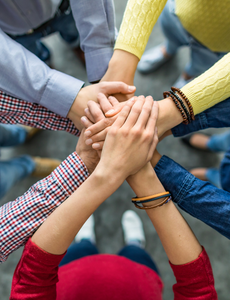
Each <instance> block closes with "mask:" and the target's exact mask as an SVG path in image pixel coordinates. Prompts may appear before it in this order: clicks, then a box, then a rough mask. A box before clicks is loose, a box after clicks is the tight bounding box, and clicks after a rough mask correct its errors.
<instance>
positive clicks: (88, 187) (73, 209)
mask: <svg viewBox="0 0 230 300" xmlns="http://www.w3.org/2000/svg"><path fill="white" fill-rule="evenodd" d="M121 183H122V182H121V181H120V180H119V178H117V177H116V176H114V174H113V176H111V175H109V174H108V176H105V174H104V175H102V174H101V173H100V172H99V173H98V171H97V169H96V170H95V172H94V173H93V174H92V175H91V176H90V177H89V178H88V179H87V180H86V181H85V182H84V184H83V185H81V187H80V188H79V189H78V190H77V191H75V192H74V193H73V194H72V195H71V196H70V197H69V198H68V199H67V200H66V201H65V203H63V204H62V205H61V206H60V207H59V208H58V209H56V210H55V211H54V212H53V213H52V215H51V216H50V217H49V218H48V219H47V220H46V221H45V222H44V224H42V226H41V227H40V228H39V229H38V231H37V232H36V233H35V234H34V235H33V237H32V241H33V242H34V243H35V244H36V245H38V246H39V247H40V248H42V249H43V250H45V251H47V252H49V253H52V254H63V253H64V252H65V251H66V250H67V248H68V247H69V245H70V244H71V242H72V241H73V239H74V236H75V235H76V234H77V232H78V231H79V230H80V228H81V227H82V225H83V224H84V223H85V221H86V220H87V219H88V218H89V216H90V215H91V214H92V213H93V212H94V211H95V210H96V209H97V208H98V206H99V205H100V204H102V203H103V202H104V201H105V200H106V199H107V198H108V197H109V196H110V195H111V194H112V193H113V192H114V191H115V190H116V189H117V188H118V187H119V185H120V184H121Z"/></svg>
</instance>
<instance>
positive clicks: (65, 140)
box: [0, 0, 230, 300]
mask: <svg viewBox="0 0 230 300" xmlns="http://www.w3.org/2000/svg"><path fill="white" fill-rule="evenodd" d="M125 4H126V2H125V1H122V0H116V1H115V6H116V12H117V26H118V27H119V25H120V22H121V19H122V14H123V11H124V7H125ZM163 40H164V38H163V36H162V33H161V32H160V29H159V25H158V24H157V25H156V26H155V27H154V30H153V32H152V35H151V37H150V40H149V43H148V45H147V48H150V47H152V46H153V45H157V44H159V43H161V42H162V41H163ZM45 42H46V43H47V45H49V46H50V48H51V50H52V52H53V63H54V65H55V67H56V68H57V69H58V70H60V71H63V72H66V73H68V74H70V75H72V76H74V77H77V78H80V79H82V80H85V81H86V80H87V77H86V72H85V70H84V68H83V67H82V65H81V64H80V62H79V61H78V60H77V59H76V58H75V57H74V55H73V53H72V51H71V50H70V49H69V48H68V47H67V45H66V44H64V43H63V41H61V39H60V38H59V36H58V35H53V36H52V37H49V38H48V39H46V40H45ZM188 56H189V53H188V50H186V49H182V50H180V52H179V53H178V55H177V56H176V58H175V59H173V60H172V61H170V62H169V64H168V65H165V66H164V67H163V68H162V69H160V70H159V71H157V72H155V73H154V74H151V75H148V76H143V75H140V74H138V73H137V74H136V78H135V84H136V86H137V93H136V94H144V95H146V96H147V95H149V94H150V95H152V96H153V97H154V99H162V92H163V91H164V90H168V89H169V87H170V86H171V85H172V84H173V83H174V81H175V80H176V78H177V77H178V76H179V74H180V73H181V71H182V70H183V67H184V65H185V63H186V61H187V60H188ZM25 84H26V83H25ZM63 101H64V99H63ZM209 132H210V133H212V132H216V130H210V131H209ZM218 132H220V131H218ZM76 142H77V139H76V138H75V137H74V136H72V135H70V134H68V133H65V132H50V131H42V132H40V133H39V134H38V135H37V136H36V137H34V138H33V140H31V141H30V142H28V143H26V144H25V145H22V146H19V147H16V148H14V149H10V148H9V149H4V150H3V149H2V150H1V157H2V158H7V157H12V156H16V155H19V154H23V153H27V154H30V155H33V156H43V157H55V158H59V159H61V160H63V159H65V158H66V157H67V156H68V154H69V153H71V152H72V151H73V150H74V149H75V145H76ZM158 148H159V151H160V153H161V154H165V155H168V156H169V157H171V158H172V159H174V160H175V161H177V162H178V163H180V164H181V165H182V166H184V167H185V168H188V169H189V168H191V167H197V166H217V165H218V163H219V161H220V159H221V157H220V156H218V155H217V154H213V153H210V154H209V153H203V152H201V151H198V150H192V149H189V148H187V147H186V146H185V145H183V144H182V143H181V141H180V140H179V139H175V138H173V137H168V138H167V139H165V140H163V141H162V142H161V143H160V144H159V147H158ZM35 180H36V179H34V178H27V179H25V180H23V181H22V182H20V183H18V184H16V185H15V186H14V188H12V190H11V191H9V193H8V194H7V195H6V196H5V197H4V198H3V199H2V200H1V202H0V203H1V204H4V203H6V202H8V201H12V200H14V199H15V198H17V197H18V196H19V195H22V194H23V193H24V192H25V191H26V190H27V189H28V188H29V187H30V186H31V185H32V184H33V183H34V182H35ZM132 195H133V193H132V191H131V190H130V188H129V186H128V185H127V184H126V183H124V184H123V185H122V186H121V187H120V188H119V189H118V191H117V192H116V193H114V194H113V195H112V196H111V197H110V198H109V199H108V200H107V201H106V202H105V203H104V204H103V205H101V207H99V209H98V210H97V211H96V212H95V220H96V228H95V230H96V237H97V245H98V247H99V249H100V251H101V252H102V253H116V252H117V251H118V250H119V249H120V248H121V247H122V246H123V245H124V241H123V236H122V229H121V225H120V220H121V216H122V213H123V212H124V211H125V210H127V209H134V207H133V205H132V204H131V197H132ZM217 200H218V199H217ZM136 211H137V210H136ZM137 213H138V214H139V215H140V217H141V219H142V221H143V224H144V229H145V233H146V240H147V246H146V249H147V251H148V252H149V253H150V254H151V255H152V257H153V258H154V259H155V261H156V262H157V265H158V266H159V269H160V272H161V275H162V278H163V281H164V284H165V287H164V299H173V292H172V285H173V284H174V283H175V279H174V276H173V273H172V271H171V268H170V266H169V264H168V260H167V257H166V255H165V252H164V250H163V248H162V245H161V243H160V240H159V238H158V236H157V234H156V232H155V230H154V228H153V226H152V225H151V222H150V221H149V219H148V217H147V215H146V213H145V212H143V211H137ZM183 215H184V216H185V218H186V220H187V221H188V222H189V224H190V226H191V227H192V229H193V230H194V232H195V234H196V235H197V237H198V239H199V240H200V242H201V244H202V245H204V246H205V248H206V250H207V252H208V254H209V256H210V259H211V262H212V266H213V272H214V277H215V282H216V289H217V293H218V296H219V299H220V300H227V299H229V294H228V292H229V293H230V288H229V286H228V282H229V281H230V273H229V271H228V270H229V266H230V263H229V259H228V255H229V250H230V242H229V241H228V240H227V239H226V238H224V237H223V236H221V235H220V234H219V233H217V232H216V231H214V230H213V229H211V228H210V227H208V226H206V225H205V224H203V223H202V222H200V221H199V220H196V219H194V218H192V217H191V216H189V215H188V214H186V213H183ZM21 251H22V249H20V250H18V251H16V252H14V253H13V254H12V255H11V256H10V257H9V259H8V260H7V262H6V263H4V264H2V265H1V267H0V295H1V296H0V299H1V300H5V299H8V298H9V294H10V286H11V279H12V275H13V272H14V269H15V267H16V264H17V262H18V260H19V258H20V255H21Z"/></svg>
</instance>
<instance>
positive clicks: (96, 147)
mask: <svg viewBox="0 0 230 300" xmlns="http://www.w3.org/2000/svg"><path fill="white" fill-rule="evenodd" d="M92 148H93V149H99V148H100V144H97V143H95V144H93V145H92Z"/></svg>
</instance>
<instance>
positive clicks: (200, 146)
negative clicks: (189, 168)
mask: <svg viewBox="0 0 230 300" xmlns="http://www.w3.org/2000/svg"><path fill="white" fill-rule="evenodd" d="M195 135H196V136H197V137H199V139H198V141H197V142H196V144H195V143H193V144H192V143H191V138H192V137H194V136H195ZM209 138H210V136H209V135H207V134H203V133H192V134H188V135H186V136H184V137H182V138H181V141H182V142H183V143H184V144H186V145H187V146H189V147H191V148H193V149H199V150H203V151H211V150H210V149H209V148H208V147H207V146H206V145H207V142H208V140H209ZM199 143H200V144H199Z"/></svg>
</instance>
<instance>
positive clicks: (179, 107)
mask: <svg viewBox="0 0 230 300" xmlns="http://www.w3.org/2000/svg"><path fill="white" fill-rule="evenodd" d="M163 96H164V98H167V97H168V98H170V99H172V101H173V102H174V103H175V105H176V107H177V109H178V110H179V112H180V113H181V116H182V118H183V123H184V124H186V125H187V124H188V119H187V116H186V115H185V113H184V111H183V109H182V107H181V106H180V104H179V102H178V101H177V99H176V97H174V96H172V95H171V94H170V92H164V93H163Z"/></svg>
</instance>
